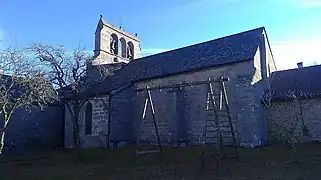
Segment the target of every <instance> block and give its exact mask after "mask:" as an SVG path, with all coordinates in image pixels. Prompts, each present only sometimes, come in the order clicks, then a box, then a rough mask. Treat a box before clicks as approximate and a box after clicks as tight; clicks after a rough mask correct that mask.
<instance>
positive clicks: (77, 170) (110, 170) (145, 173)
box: [0, 143, 321, 180]
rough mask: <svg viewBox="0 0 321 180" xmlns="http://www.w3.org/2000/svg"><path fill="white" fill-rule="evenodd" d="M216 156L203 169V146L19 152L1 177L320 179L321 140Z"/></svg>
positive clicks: (1, 166)
mask: <svg viewBox="0 0 321 180" xmlns="http://www.w3.org/2000/svg"><path fill="white" fill-rule="evenodd" d="M215 167H216V163H215V158H214V157H213V158H208V159H207V163H206V168H205V169H201V164H200V156H199V149H198V148H175V149H165V150H164V152H163V153H162V154H153V155H139V156H138V157H137V156H136V155H134V149H131V148H124V149H118V150H115V149H113V150H112V149H86V150H83V151H82V153H81V158H76V157H75V155H74V153H73V152H71V151H67V150H66V151H61V152H52V153H48V154H45V155H37V156H30V157H19V158H18V157H15V158H11V159H10V160H9V159H7V160H2V162H1V163H0V180H15V179H22V180H37V179H39V180H46V179H52V180H53V179H55V180H74V179H75V180H76V179H77V180H85V179H126V180H130V179H222V180H225V179H269V180H271V179H291V180H295V179H312V180H316V179H321V169H320V167H321V144H319V143H311V144H302V145H300V146H299V147H298V149H297V153H295V154H294V153H293V152H292V151H291V150H290V149H288V148H286V147H285V146H270V147H264V148H246V149H245V148H244V149H240V159H239V160H238V161H236V160H224V162H221V163H220V170H219V171H216V170H215Z"/></svg>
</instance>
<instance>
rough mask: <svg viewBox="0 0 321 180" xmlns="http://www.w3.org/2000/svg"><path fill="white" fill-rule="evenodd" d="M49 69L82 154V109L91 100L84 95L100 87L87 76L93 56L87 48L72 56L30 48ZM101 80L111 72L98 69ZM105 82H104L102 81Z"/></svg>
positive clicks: (35, 46) (55, 49) (44, 47)
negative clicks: (80, 125) (70, 120)
mask: <svg viewBox="0 0 321 180" xmlns="http://www.w3.org/2000/svg"><path fill="white" fill-rule="evenodd" d="M29 49H30V50H31V51H32V52H33V54H34V55H35V56H36V57H37V59H38V60H40V62H42V63H43V65H44V69H46V70H47V71H46V73H45V74H46V76H47V77H48V78H49V79H50V80H51V82H52V83H53V84H54V86H55V87H56V88H57V89H59V92H60V93H59V95H60V100H61V101H62V103H64V104H65V106H66V108H67V110H68V112H69V114H70V116H71V119H72V124H73V144H74V148H76V150H77V152H78V153H79V149H80V148H81V139H80V134H79V131H80V129H79V113H80V111H81V108H82V106H83V105H84V104H85V103H86V101H87V100H88V99H87V98H86V97H85V96H83V92H85V91H86V90H88V88H90V87H91V86H92V85H93V84H95V83H98V82H97V81H94V79H91V78H90V77H89V76H86V73H87V65H88V62H90V61H91V59H92V56H90V54H88V53H87V52H86V51H85V48H80V46H78V48H77V49H76V50H74V51H72V52H70V51H67V50H66V49H65V48H64V46H52V45H45V44H40V43H34V44H32V45H31V46H30V48H29ZM98 70H99V71H100V72H101V73H102V74H101V75H102V76H106V75H108V73H109V72H108V71H106V72H105V71H104V70H103V69H98ZM101 80H103V79H101Z"/></svg>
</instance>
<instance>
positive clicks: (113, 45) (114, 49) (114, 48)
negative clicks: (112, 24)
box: [110, 34, 118, 55]
mask: <svg viewBox="0 0 321 180" xmlns="http://www.w3.org/2000/svg"><path fill="white" fill-rule="evenodd" d="M110 52H111V53H112V54H114V55H118V37H117V35H116V34H112V35H111V36H110Z"/></svg>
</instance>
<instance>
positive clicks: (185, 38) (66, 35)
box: [0, 0, 321, 69]
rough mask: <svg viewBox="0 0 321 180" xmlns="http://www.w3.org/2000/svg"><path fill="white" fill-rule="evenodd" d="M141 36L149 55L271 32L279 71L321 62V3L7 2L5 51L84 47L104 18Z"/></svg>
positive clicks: (2, 34)
mask: <svg viewBox="0 0 321 180" xmlns="http://www.w3.org/2000/svg"><path fill="white" fill-rule="evenodd" d="M100 14H101V15H103V16H104V19H105V20H107V21H108V22H109V23H112V24H114V25H116V26H119V25H122V27H123V28H124V29H125V31H128V32H130V33H138V36H139V38H140V40H141V47H142V53H143V55H149V54H153V53H158V52H162V51H166V50H169V49H174V48H179V47H183V46H186V45H190V44H195V43H199V42H203V41H207V40H210V39H215V38H218V37H222V36H225V35H229V34H233V33H237V32H241V31H245V30H249V29H252V28H256V27H260V26H265V27H266V29H267V33H268V36H269V40H270V43H271V46H272V51H273V54H274V56H275V60H276V64H277V66H278V69H286V68H293V67H295V66H296V62H298V61H303V62H304V64H306V65H308V64H312V63H315V62H316V63H319V64H320V63H321V33H320V32H321V23H320V22H321V0H269V1H259V0H224V1H223V0H221V1H219V0H161V1H156V0H154V1H147V0H122V1H116V0H115V1H111V0H110V1H109V0H90V1H89V0H81V1H80V0H77V1H76V0H55V1H53V0H51V1H43V0H33V1H26V0H1V11H0V39H2V42H1V44H0V45H1V46H2V47H6V46H17V45H18V46H23V45H28V44H30V43H32V42H43V43H49V44H64V45H66V47H67V48H70V49H72V48H76V47H77V46H78V44H79V42H81V44H82V45H85V46H86V47H87V49H88V50H90V51H91V50H93V45H94V32H95V28H96V24H97V22H98V20H99V15H100Z"/></svg>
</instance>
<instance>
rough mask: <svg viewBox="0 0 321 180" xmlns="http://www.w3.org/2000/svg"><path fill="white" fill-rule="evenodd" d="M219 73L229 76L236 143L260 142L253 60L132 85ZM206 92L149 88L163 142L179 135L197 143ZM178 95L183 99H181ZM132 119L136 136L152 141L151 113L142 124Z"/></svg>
mask: <svg viewBox="0 0 321 180" xmlns="http://www.w3.org/2000/svg"><path fill="white" fill-rule="evenodd" d="M222 75H223V76H225V77H229V78H230V81H229V82H227V83H226V85H227V91H228V96H229V104H230V111H231V115H232V121H233V124H234V126H235V131H236V135H237V140H238V143H239V144H240V145H242V146H257V145H260V144H262V142H264V139H262V138H264V133H265V132H264V131H262V130H261V129H260V128H259V127H260V126H261V124H264V123H263V122H264V120H263V119H264V118H263V114H262V113H263V111H262V110H261V106H260V98H259V97H260V94H262V93H263V92H261V89H256V88H255V87H254V85H255V83H259V80H257V81H254V79H255V78H257V79H260V76H261V74H260V73H256V71H255V68H254V64H253V61H245V62H242V63H237V64H233V65H226V66H222V67H218V68H213V69H207V70H203V71H198V72H193V73H187V74H180V75H177V76H171V77H166V78H158V79H152V80H149V81H143V82H140V83H137V84H135V86H136V88H144V87H145V86H146V85H148V86H150V87H153V86H158V85H168V84H179V83H182V82H191V81H202V80H206V79H208V78H212V79H217V78H219V77H220V76H222ZM256 76H258V77H256ZM182 92H183V93H182ZM206 92H207V89H206V85H203V86H195V87H186V88H184V89H183V91H180V92H175V91H161V92H159V91H158V92H157V91H152V96H153V99H154V106H155V111H156V118H157V122H158V125H159V128H160V134H161V138H162V140H163V141H171V140H172V141H174V139H176V140H177V138H178V137H179V136H177V134H180V140H184V139H185V141H189V143H192V144H199V143H200V138H201V136H202V133H203V127H204V119H205V114H206V113H205V105H206ZM216 93H217V88H216ZM182 96H183V97H184V98H181V97H182ZM179 99H180V100H179ZM182 100H183V101H182ZM138 102H139V101H137V103H138ZM139 104H140V106H143V104H144V102H143V100H140V103H139ZM141 112H142V111H140V112H139V113H141ZM136 113H138V112H136ZM135 121H137V122H136V123H137V124H141V128H140V130H141V131H140V133H139V134H137V137H139V138H141V139H148V140H149V141H153V142H156V135H155V131H154V127H153V125H152V124H151V123H152V119H151V116H148V117H147V118H146V120H144V121H143V123H141V122H139V120H137V119H135ZM180 127H182V128H180ZM183 127H184V128H183ZM184 130H185V132H184ZM182 131H183V132H182ZM178 132H179V133H178ZM182 134H183V135H182Z"/></svg>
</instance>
